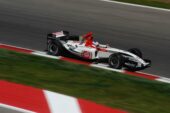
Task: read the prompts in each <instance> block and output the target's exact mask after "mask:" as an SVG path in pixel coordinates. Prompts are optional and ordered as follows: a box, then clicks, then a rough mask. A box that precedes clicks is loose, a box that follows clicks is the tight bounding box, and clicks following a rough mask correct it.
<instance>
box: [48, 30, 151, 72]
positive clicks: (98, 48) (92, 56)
mask: <svg viewBox="0 0 170 113" xmlns="http://www.w3.org/2000/svg"><path fill="white" fill-rule="evenodd" d="M80 37H81V36H79V35H75V36H70V35H69V32H68V31H60V32H55V33H50V34H48V35H47V50H48V53H49V54H52V55H62V54H63V53H67V54H70V55H74V56H76V57H77V58H81V59H85V60H93V61H100V59H105V63H108V64H109V65H110V67H112V68H117V69H118V68H122V67H124V68H126V69H130V70H141V69H144V68H147V67H150V65H151V61H150V60H146V59H143V58H142V53H141V52H140V50H139V49H136V48H133V49H130V50H128V51H125V50H121V49H117V48H113V47H109V46H107V45H102V44H98V45H95V47H86V46H85V44H84V43H82V42H81V39H80ZM94 43H95V42H94Z"/></svg>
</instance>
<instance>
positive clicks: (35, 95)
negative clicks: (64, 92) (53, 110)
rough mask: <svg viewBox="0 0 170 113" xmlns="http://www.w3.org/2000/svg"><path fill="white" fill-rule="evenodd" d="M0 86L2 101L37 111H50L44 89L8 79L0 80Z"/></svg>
mask: <svg viewBox="0 0 170 113" xmlns="http://www.w3.org/2000/svg"><path fill="white" fill-rule="evenodd" d="M0 87H1V88H0V103H3V104H7V105H11V106H15V107H18V108H22V109H26V110H30V111H34V112H37V113H50V110H49V107H48V104H47V101H46V98H45V96H44V93H43V91H42V90H40V89H36V88H32V87H29V86H24V85H19V84H15V83H9V82H6V81H0Z"/></svg>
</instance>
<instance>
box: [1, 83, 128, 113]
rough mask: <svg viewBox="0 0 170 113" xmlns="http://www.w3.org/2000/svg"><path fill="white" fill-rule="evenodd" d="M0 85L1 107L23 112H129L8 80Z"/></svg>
mask: <svg viewBox="0 0 170 113" xmlns="http://www.w3.org/2000/svg"><path fill="white" fill-rule="evenodd" d="M0 86H1V87H2V88H1V90H0V107H3V108H5V109H10V110H15V111H18V112H22V113H127V112H126V111H123V110H120V109H114V108H110V107H105V106H103V105H99V104H96V103H94V102H91V101H87V100H84V99H80V98H74V97H71V96H66V95H62V94H59V93H55V92H51V91H47V90H43V89H36V88H33V87H30V86H24V85H20V84H16V83H11V82H7V81H1V80H0ZM16 90H17V91H16Z"/></svg>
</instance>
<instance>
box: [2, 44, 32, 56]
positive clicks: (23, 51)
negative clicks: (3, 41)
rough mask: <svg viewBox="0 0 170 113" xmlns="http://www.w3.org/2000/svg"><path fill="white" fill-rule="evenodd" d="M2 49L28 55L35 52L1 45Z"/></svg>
mask: <svg viewBox="0 0 170 113" xmlns="http://www.w3.org/2000/svg"><path fill="white" fill-rule="evenodd" d="M0 48H2V49H7V50H12V51H16V52H21V53H27V54H30V53H32V52H33V51H32V50H29V49H23V48H19V47H13V46H9V45H0Z"/></svg>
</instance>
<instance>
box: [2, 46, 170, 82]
mask: <svg viewBox="0 0 170 113" xmlns="http://www.w3.org/2000/svg"><path fill="white" fill-rule="evenodd" d="M0 49H7V50H11V51H16V52H21V53H26V54H32V55H36V56H41V57H47V58H52V59H57V60H63V61H68V62H72V63H76V64H82V65H87V66H90V67H96V68H101V69H105V70H109V71H114V72H119V73H124V74H126V75H131V76H137V77H141V78H145V79H148V80H156V81H160V82H164V83H170V78H166V77H162V76H158V75H153V74H148V73H142V72H130V71H126V70H118V69H112V68H110V67H109V66H108V65H106V64H101V63H99V64H93V63H90V62H85V61H81V60H77V59H72V58H67V57H62V56H59V57H58V56H51V55H48V54H46V52H42V51H36V50H31V49H27V48H22V47H17V46H12V45H7V44H1V43H0Z"/></svg>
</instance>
